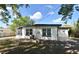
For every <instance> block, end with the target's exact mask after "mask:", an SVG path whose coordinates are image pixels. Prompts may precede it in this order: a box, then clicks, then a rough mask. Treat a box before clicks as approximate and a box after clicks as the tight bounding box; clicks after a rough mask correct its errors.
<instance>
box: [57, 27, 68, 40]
mask: <svg viewBox="0 0 79 59" xmlns="http://www.w3.org/2000/svg"><path fill="white" fill-rule="evenodd" d="M68 31H69V30H68V29H59V30H58V38H59V39H60V40H68Z"/></svg>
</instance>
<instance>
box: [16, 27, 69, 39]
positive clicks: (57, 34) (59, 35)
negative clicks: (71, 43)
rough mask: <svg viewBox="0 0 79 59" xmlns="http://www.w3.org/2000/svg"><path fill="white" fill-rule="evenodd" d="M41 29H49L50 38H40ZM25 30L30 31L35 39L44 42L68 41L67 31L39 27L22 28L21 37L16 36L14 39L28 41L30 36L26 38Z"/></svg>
mask: <svg viewBox="0 0 79 59" xmlns="http://www.w3.org/2000/svg"><path fill="white" fill-rule="evenodd" d="M43 28H51V37H44V36H42V29H43ZM26 29H32V30H33V35H34V36H35V38H37V39H44V40H58V39H59V40H67V39H68V29H59V28H57V27H56V26H40V27H23V28H22V35H16V38H27V39H30V36H26Z"/></svg>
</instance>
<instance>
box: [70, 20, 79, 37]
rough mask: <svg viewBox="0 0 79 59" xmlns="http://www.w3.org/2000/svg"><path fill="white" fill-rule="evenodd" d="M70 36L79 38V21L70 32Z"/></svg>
mask: <svg viewBox="0 0 79 59" xmlns="http://www.w3.org/2000/svg"><path fill="white" fill-rule="evenodd" d="M69 34H70V36H72V37H78V38H79V19H78V20H77V22H76V23H74V26H73V27H72V28H71V29H70V30H69Z"/></svg>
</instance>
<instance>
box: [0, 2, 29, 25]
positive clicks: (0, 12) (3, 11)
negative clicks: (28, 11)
mask: <svg viewBox="0 0 79 59" xmlns="http://www.w3.org/2000/svg"><path fill="white" fill-rule="evenodd" d="M23 6H25V7H26V8H27V7H28V6H29V5H28V4H0V20H1V21H2V22H4V23H6V24H7V23H8V21H9V18H11V15H10V12H9V10H8V9H7V7H10V8H11V9H12V13H13V16H14V15H16V16H17V18H18V17H21V14H20V12H19V8H20V7H23Z"/></svg>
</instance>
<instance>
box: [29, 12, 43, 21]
mask: <svg viewBox="0 0 79 59" xmlns="http://www.w3.org/2000/svg"><path fill="white" fill-rule="evenodd" d="M41 18H42V13H41V12H36V13H34V14H33V15H32V16H30V19H32V20H39V19H41Z"/></svg>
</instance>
